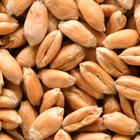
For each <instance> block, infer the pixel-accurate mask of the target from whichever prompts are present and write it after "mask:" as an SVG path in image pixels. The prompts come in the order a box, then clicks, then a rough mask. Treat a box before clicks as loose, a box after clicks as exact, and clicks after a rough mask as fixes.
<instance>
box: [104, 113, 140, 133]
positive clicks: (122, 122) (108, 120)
mask: <svg viewBox="0 0 140 140" xmlns="http://www.w3.org/2000/svg"><path fill="white" fill-rule="evenodd" d="M103 119H104V125H105V126H106V127H107V128H108V129H110V130H112V131H114V132H116V133H119V134H122V135H134V134H135V133H136V132H137V131H139V124H138V123H137V122H136V120H134V119H131V118H129V117H127V116H126V115H124V114H122V113H120V112H114V113H111V114H106V115H103ZM124 126H125V127H124Z"/></svg>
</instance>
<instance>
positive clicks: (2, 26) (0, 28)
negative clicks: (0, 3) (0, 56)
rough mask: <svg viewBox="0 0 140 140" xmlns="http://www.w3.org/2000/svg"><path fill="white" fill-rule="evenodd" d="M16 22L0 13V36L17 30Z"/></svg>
mask: <svg viewBox="0 0 140 140" xmlns="http://www.w3.org/2000/svg"><path fill="white" fill-rule="evenodd" d="M18 26H19V24H18V21H17V20H16V19H15V18H14V17H12V16H9V15H8V14H5V13H0V35H7V34H10V33H12V32H14V31H15V30H16V29H17V28H18Z"/></svg>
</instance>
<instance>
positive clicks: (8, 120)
mask: <svg viewBox="0 0 140 140" xmlns="http://www.w3.org/2000/svg"><path fill="white" fill-rule="evenodd" d="M0 121H1V122H2V128H4V129H7V130H11V129H15V128H17V127H18V126H19V124H20V123H21V122H22V120H21V118H20V116H19V115H18V113H17V112H16V111H15V110H13V109H0Z"/></svg>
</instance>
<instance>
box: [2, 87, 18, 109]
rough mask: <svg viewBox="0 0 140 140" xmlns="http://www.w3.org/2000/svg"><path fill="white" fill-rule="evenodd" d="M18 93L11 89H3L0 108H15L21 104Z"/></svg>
mask: <svg viewBox="0 0 140 140" xmlns="http://www.w3.org/2000/svg"><path fill="white" fill-rule="evenodd" d="M19 102H20V101H19V99H18V96H17V95H16V93H15V92H14V91H12V90H10V89H6V88H3V89H2V92H1V96H0V108H15V107H17V106H18V104H19Z"/></svg>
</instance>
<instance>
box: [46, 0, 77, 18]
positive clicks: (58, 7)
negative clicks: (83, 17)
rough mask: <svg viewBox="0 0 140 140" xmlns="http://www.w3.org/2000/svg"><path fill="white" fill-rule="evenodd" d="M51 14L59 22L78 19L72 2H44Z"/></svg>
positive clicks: (47, 0) (72, 0) (52, 0)
mask: <svg viewBox="0 0 140 140" xmlns="http://www.w3.org/2000/svg"><path fill="white" fill-rule="evenodd" d="M44 3H45V5H46V6H47V8H48V9H49V10H50V11H51V13H52V14H53V15H54V16H55V17H56V18H58V19H60V20H69V19H78V17H79V11H78V8H77V5H76V3H75V1H74V0H67V1H63V0H44Z"/></svg>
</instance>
